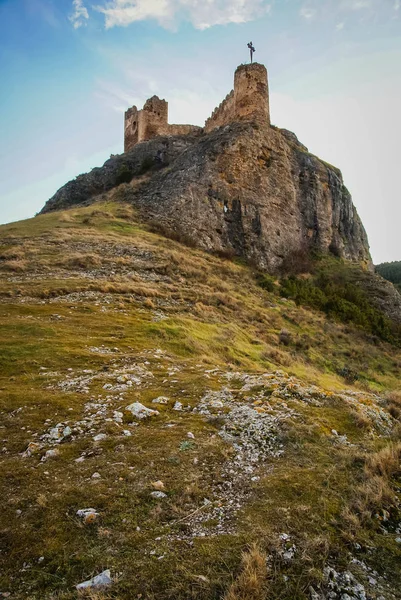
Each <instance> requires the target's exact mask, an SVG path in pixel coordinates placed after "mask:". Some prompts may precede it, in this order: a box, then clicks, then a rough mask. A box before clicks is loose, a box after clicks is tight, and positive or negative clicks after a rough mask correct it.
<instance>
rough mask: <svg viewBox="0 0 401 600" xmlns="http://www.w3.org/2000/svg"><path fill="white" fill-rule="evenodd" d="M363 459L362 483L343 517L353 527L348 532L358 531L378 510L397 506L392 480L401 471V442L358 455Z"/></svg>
mask: <svg viewBox="0 0 401 600" xmlns="http://www.w3.org/2000/svg"><path fill="white" fill-rule="evenodd" d="M361 459H362V460H363V461H364V463H365V464H364V468H363V471H362V473H361V477H362V482H361V483H360V484H359V485H358V486H357V487H356V490H355V495H354V496H353V499H352V502H351V505H350V506H349V507H346V508H345V509H344V510H343V518H344V519H345V521H346V523H347V524H348V525H349V526H350V528H351V530H350V531H349V532H348V533H352V532H353V533H354V534H355V533H356V532H357V531H358V530H359V529H360V528H361V527H362V526H363V524H364V523H366V522H368V521H369V520H370V519H371V518H372V516H373V514H374V513H376V512H377V511H380V510H381V509H389V508H391V507H392V506H394V504H395V502H396V494H395V491H394V487H393V485H392V481H391V480H392V478H393V477H394V476H396V475H399V474H400V473H401V463H400V460H401V443H396V444H390V445H388V446H385V447H384V448H382V449H381V450H380V451H379V452H376V453H373V454H370V455H366V456H365V457H363V458H362V457H359V458H358V460H361Z"/></svg>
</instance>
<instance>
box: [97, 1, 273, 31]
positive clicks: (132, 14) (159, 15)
mask: <svg viewBox="0 0 401 600" xmlns="http://www.w3.org/2000/svg"><path fill="white" fill-rule="evenodd" d="M94 8H95V10H97V11H99V12H101V13H103V14H104V15H105V26H106V29H110V28H111V27H115V26H127V25H130V24H131V23H134V22H136V21H144V20H147V19H154V20H156V21H158V23H159V24H160V25H162V26H163V27H171V26H172V24H173V23H174V19H175V18H176V17H178V16H182V17H183V18H185V19H186V20H188V21H190V22H191V23H192V24H193V25H194V27H196V28H197V29H208V28H209V27H212V26H213V25H226V24H228V23H246V22H248V21H252V20H253V19H255V18H257V17H258V16H259V15H261V14H266V13H268V12H269V10H270V8H271V6H270V4H268V2H267V0H108V1H107V2H105V3H104V4H103V5H97V6H94Z"/></svg>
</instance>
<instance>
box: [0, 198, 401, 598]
mask: <svg viewBox="0 0 401 600" xmlns="http://www.w3.org/2000/svg"><path fill="white" fill-rule="evenodd" d="M0 277H1V286H0V301H1V302H0V326H1V333H0V336H1V337H0V340H1V352H0V361H1V382H0V393H1V400H0V401H1V404H0V410H1V419H0V423H1V425H0V426H1V428H2V431H1V433H2V435H1V439H2V444H1V446H2V483H1V486H2V487H1V497H2V500H3V510H2V511H1V512H0V562H1V566H0V592H1V594H3V597H12V598H15V599H18V600H19V599H22V598H29V599H30V600H39V599H40V600H43V599H49V600H50V599H54V600H55V599H57V600H69V599H73V598H76V597H77V591H76V589H75V586H76V585H77V584H79V583H80V582H83V581H84V580H88V579H89V578H91V577H92V576H93V575H97V574H99V573H101V572H103V571H104V570H105V569H110V573H111V578H112V579H113V583H112V584H111V585H110V586H108V587H106V588H104V589H102V590H92V591H89V592H87V596H86V597H89V598H93V599H95V598H96V599H98V600H101V599H111V598H114V599H124V600H125V599H130V600H131V599H133V598H143V599H147V600H156V599H157V600H167V599H168V600H173V599H174V600H189V599H196V600H212V599H213V600H217V599H225V600H239V599H243V600H244V599H247V600H262V599H269V600H271V599H274V600H279V599H280V600H290V599H291V600H294V599H299V600H304V599H310V598H312V599H314V600H316V598H325V597H326V596H327V593H328V592H329V591H332V592H333V593H334V592H335V593H336V594H337V596H333V597H338V598H340V597H341V594H345V593H348V595H349V597H351V598H363V596H362V595H359V596H358V595H357V594H358V593H359V594H361V589H365V590H366V594H367V595H368V597H371V598H377V599H378V598H380V597H382V598H385V599H390V598H401V594H400V592H399V590H400V589H401V569H400V558H401V514H400V510H399V502H400V489H401V471H400V457H401V427H400V419H401V392H400V391H399V372H400V365H401V351H400V349H399V348H397V346H395V345H394V343H392V344H390V343H389V342H388V341H385V339H382V338H380V337H379V336H378V335H377V332H374V331H372V330H371V329H370V328H369V327H366V324H365V323H359V322H357V321H355V319H348V322H344V320H346V319H342V315H341V314H339V313H338V311H337V312H330V311H327V310H326V311H324V310H323V306H315V307H314V308H313V306H314V305H313V304H312V303H311V302H309V304H312V306H311V307H309V308H305V307H304V308H303V307H302V305H303V304H308V302H306V301H305V291H303V294H304V296H303V297H302V298H303V300H302V301H299V298H298V297H297V296H296V294H295V292H293V291H291V289H290V284H289V283H288V280H283V281H282V282H281V283H280V282H278V281H272V280H268V279H266V278H263V277H262V276H261V275H260V274H259V273H256V272H253V271H252V269H250V268H249V267H247V266H245V265H242V264H239V263H236V262H234V261H230V260H225V259H222V258H218V257H215V256H212V255H208V254H205V253H203V252H201V251H199V250H195V249H191V248H188V247H185V246H183V245H181V244H180V243H179V242H176V241H172V240H168V239H166V238H164V237H162V236H160V235H157V234H155V233H152V232H150V231H147V230H145V229H144V228H143V227H141V225H140V224H139V223H138V222H137V221H136V218H135V214H134V213H133V211H132V209H131V208H130V207H128V206H126V205H124V204H119V203H117V202H116V203H112V202H109V203H103V204H98V205H92V206H90V207H87V208H80V209H73V210H70V211H66V212H60V213H50V214H46V215H42V216H40V217H36V218H35V219H31V220H28V221H22V222H19V223H14V224H10V225H6V226H2V227H0ZM326 295H327V294H326ZM291 297H294V300H296V301H297V302H298V305H297V303H296V302H295V301H294V300H293V299H291ZM341 319H342V321H341ZM389 339H390V338H389ZM390 341H392V342H394V340H392V339H391V340H390ZM160 398H161V400H160ZM154 400H157V402H153V401H154ZM135 402H139V403H141V404H143V405H144V406H145V407H147V408H149V409H152V410H156V411H157V414H153V415H152V416H149V417H148V418H146V419H139V418H138V417H136V416H134V415H133V413H132V410H130V409H129V408H128V407H132V404H133V403H135ZM136 408H138V407H136ZM133 410H134V411H135V407H134V409H133ZM88 508H93V509H94V511H95V512H92V513H91V514H89V516H88V515H87V516H78V515H77V511H79V510H82V509H88ZM358 586H359V587H358ZM358 590H359V591H358ZM1 594H0V597H1ZM7 594H10V596H7ZM314 594H315V595H314ZM83 595H84V594H83Z"/></svg>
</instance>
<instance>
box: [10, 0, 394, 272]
mask: <svg viewBox="0 0 401 600" xmlns="http://www.w3.org/2000/svg"><path fill="white" fill-rule="evenodd" d="M250 40H252V41H253V43H254V46H255V47H256V54H255V60H258V61H259V62H261V63H264V64H265V65H266V66H267V69H268V72H269V85H270V103H271V118H272V123H274V124H275V125H277V126H279V127H285V128H286V129H290V130H291V131H294V132H295V133H296V135H297V136H298V138H299V139H300V141H301V142H302V143H303V144H305V145H306V146H308V148H309V150H310V151H311V152H312V153H313V154H316V155H317V156H319V157H320V158H322V159H323V160H325V161H327V162H329V163H331V164H334V165H336V166H337V167H339V168H340V169H341V170H342V172H343V175H344V180H345V184H346V185H347V187H348V189H349V190H350V192H351V193H352V195H353V200H354V203H355V205H356V207H357V209H358V212H359V214H360V216H361V218H362V221H363V223H364V225H365V228H366V230H367V233H368V237H369V241H370V246H371V252H372V256H373V260H374V262H376V263H379V262H383V261H391V260H401V235H400V223H401V202H400V200H401V198H400V189H401V188H400V170H401V169H400V160H401V153H400V148H401V0H0V81H1V85H0V140H1V143H0V222H1V223H6V222H10V221H16V220H20V219H24V218H28V217H31V216H33V215H34V214H35V213H36V212H38V211H39V210H40V209H41V208H42V207H43V205H44V204H45V202H46V201H47V200H48V199H49V198H50V197H51V196H52V195H53V194H54V193H55V192H56V191H57V189H58V188H59V187H61V186H62V185H63V184H64V183H66V182H67V181H68V180H70V179H72V178H74V177H75V176H77V175H79V174H80V173H84V172H86V171H88V170H90V169H91V168H93V167H95V166H100V165H102V164H103V162H104V161H105V160H107V158H109V156H110V154H117V153H121V152H122V151H123V120H124V111H125V110H126V109H127V108H128V107H130V106H132V105H134V104H135V105H137V106H138V107H142V105H143V104H144V102H145V100H146V99H147V98H148V97H150V96H152V95H154V94H157V95H159V96H160V97H161V98H165V99H166V100H168V101H169V109H170V122H171V123H192V124H195V125H203V124H204V121H205V119H206V118H207V117H208V116H209V115H210V114H211V112H212V111H213V109H214V108H215V106H217V105H218V104H219V103H220V102H221V100H222V99H223V98H224V97H225V96H226V94H227V93H228V92H229V91H230V90H231V89H232V86H233V73H234V70H235V68H236V67H237V66H238V65H239V64H241V63H243V62H246V61H248V60H249V56H248V50H247V47H246V45H247V42H249V41H250Z"/></svg>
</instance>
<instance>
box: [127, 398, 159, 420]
mask: <svg viewBox="0 0 401 600" xmlns="http://www.w3.org/2000/svg"><path fill="white" fill-rule="evenodd" d="M127 410H129V411H130V412H131V413H132V414H133V416H134V417H135V418H136V419H141V420H142V419H147V418H148V417H153V416H156V415H158V414H159V411H157V410H152V409H151V408H146V406H144V405H143V404H141V403H140V402H133V403H132V404H130V405H129V406H127Z"/></svg>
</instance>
